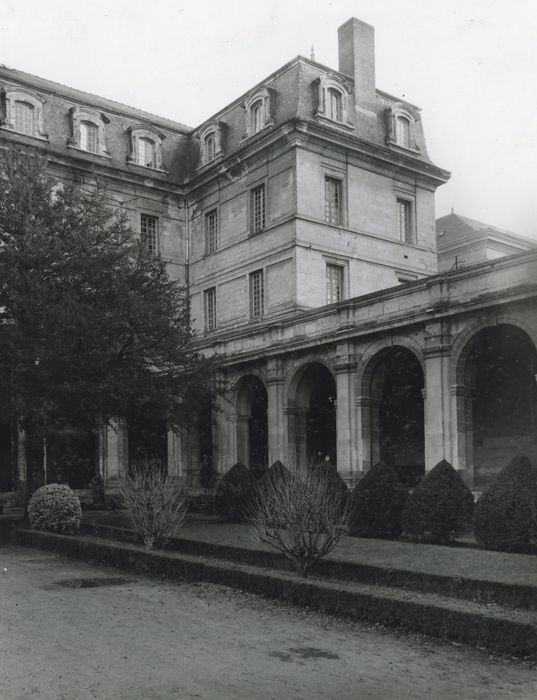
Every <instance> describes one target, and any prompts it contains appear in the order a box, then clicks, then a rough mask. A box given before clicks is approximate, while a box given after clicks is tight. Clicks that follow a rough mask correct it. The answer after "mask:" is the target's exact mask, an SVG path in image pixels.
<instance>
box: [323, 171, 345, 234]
mask: <svg viewBox="0 0 537 700" xmlns="http://www.w3.org/2000/svg"><path fill="white" fill-rule="evenodd" d="M325 219H326V221H328V222H329V223H331V224H340V223H341V180H336V179H335V178H333V177H327V178H326V180H325Z"/></svg>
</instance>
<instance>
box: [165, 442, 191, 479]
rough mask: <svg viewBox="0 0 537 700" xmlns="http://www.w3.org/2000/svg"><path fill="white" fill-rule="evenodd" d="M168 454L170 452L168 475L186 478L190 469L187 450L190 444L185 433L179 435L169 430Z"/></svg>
mask: <svg viewBox="0 0 537 700" xmlns="http://www.w3.org/2000/svg"><path fill="white" fill-rule="evenodd" d="M166 437H167V452H168V474H169V475H170V476H176V477H178V478H184V477H185V476H186V471H187V467H188V461H187V460H188V457H189V455H188V450H187V449H186V447H187V445H186V444H185V443H187V442H188V439H187V436H186V434H185V433H177V432H175V431H174V430H168V433H167V436H166Z"/></svg>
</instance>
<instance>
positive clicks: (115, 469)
mask: <svg viewBox="0 0 537 700" xmlns="http://www.w3.org/2000/svg"><path fill="white" fill-rule="evenodd" d="M103 448H104V449H103V459H104V470H103V471H104V473H105V474H106V479H105V486H106V487H113V486H117V484H118V481H119V477H120V476H121V475H122V474H123V473H124V472H125V471H126V470H127V468H128V465H129V430H128V427H127V424H126V423H125V422H124V421H119V420H118V421H114V423H113V424H112V425H110V426H107V427H106V428H105V429H104V446H103Z"/></svg>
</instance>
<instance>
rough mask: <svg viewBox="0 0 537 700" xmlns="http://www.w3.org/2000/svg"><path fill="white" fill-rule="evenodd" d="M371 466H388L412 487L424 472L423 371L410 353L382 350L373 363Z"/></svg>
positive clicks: (403, 350) (399, 348) (394, 348)
mask: <svg viewBox="0 0 537 700" xmlns="http://www.w3.org/2000/svg"><path fill="white" fill-rule="evenodd" d="M370 376H371V379H370V395H371V408H370V411H371V415H370V430H371V464H375V463H376V462H378V461H379V460H382V461H384V462H386V463H387V464H391V465H392V466H393V467H394V468H395V470H396V471H397V473H398V474H399V477H400V478H401V479H402V481H403V482H404V483H405V484H407V485H408V486H413V485H415V484H416V483H417V482H418V481H419V480H420V479H421V477H422V475H423V474H424V472H425V430H424V410H423V387H424V378H423V369H422V367H421V364H420V362H419V360H418V358H417V357H416V356H415V355H414V353H412V352H411V351H410V350H407V349H406V348H403V347H400V346H394V347H392V348H387V349H385V350H382V351H381V352H380V353H379V354H378V355H377V356H376V358H375V359H374V360H373V363H372V371H371V375H370Z"/></svg>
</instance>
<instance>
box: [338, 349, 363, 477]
mask: <svg viewBox="0 0 537 700" xmlns="http://www.w3.org/2000/svg"><path fill="white" fill-rule="evenodd" d="M349 349H351V348H349V347H345V348H338V350H339V354H338V355H337V357H336V367H335V369H336V388H337V404H336V425H337V468H338V472H339V473H340V474H341V476H342V478H343V479H344V480H345V481H348V482H349V483H353V482H354V472H355V471H356V470H357V469H358V435H357V428H358V425H357V410H356V398H355V394H356V390H355V383H356V365H357V361H356V357H355V355H354V354H353V353H351V352H348V351H349ZM341 351H343V352H341Z"/></svg>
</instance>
